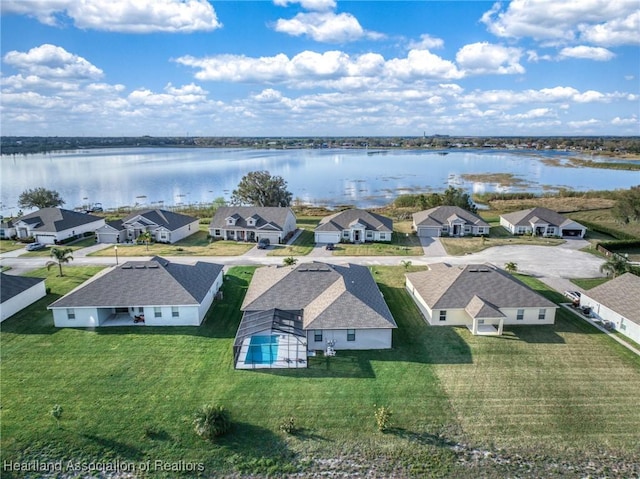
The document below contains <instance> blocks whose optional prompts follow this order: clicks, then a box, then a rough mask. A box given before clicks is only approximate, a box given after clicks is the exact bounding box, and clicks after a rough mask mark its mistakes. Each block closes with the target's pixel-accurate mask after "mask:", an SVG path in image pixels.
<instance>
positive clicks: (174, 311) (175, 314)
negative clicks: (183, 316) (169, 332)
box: [171, 306, 180, 318]
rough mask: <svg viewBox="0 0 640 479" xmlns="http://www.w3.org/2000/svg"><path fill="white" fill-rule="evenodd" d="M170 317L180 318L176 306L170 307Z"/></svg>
mask: <svg viewBox="0 0 640 479" xmlns="http://www.w3.org/2000/svg"><path fill="white" fill-rule="evenodd" d="M171 317H172V318H179V317H180V310H179V309H178V307H177V306H171Z"/></svg>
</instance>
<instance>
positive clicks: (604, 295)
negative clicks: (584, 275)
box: [580, 273, 640, 344]
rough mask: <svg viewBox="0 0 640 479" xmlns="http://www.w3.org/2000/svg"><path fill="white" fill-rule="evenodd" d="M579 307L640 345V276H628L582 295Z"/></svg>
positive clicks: (624, 275)
mask: <svg viewBox="0 0 640 479" xmlns="http://www.w3.org/2000/svg"><path fill="white" fill-rule="evenodd" d="M580 306H581V307H585V306H588V307H590V308H591V314H592V315H593V316H594V317H595V318H598V319H600V320H603V321H608V322H609V323H610V324H612V325H613V327H614V328H615V330H616V331H619V332H620V333H621V334H624V335H625V336H626V337H628V338H630V339H632V340H634V341H635V342H636V343H639V344H640V276H636V275H634V274H632V273H625V274H623V275H620V276H618V277H617V278H614V279H612V280H611V281H607V282H606V283H603V284H601V285H599V286H596V287H595V288H592V289H590V290H588V291H584V292H583V293H582V294H581V295H580Z"/></svg>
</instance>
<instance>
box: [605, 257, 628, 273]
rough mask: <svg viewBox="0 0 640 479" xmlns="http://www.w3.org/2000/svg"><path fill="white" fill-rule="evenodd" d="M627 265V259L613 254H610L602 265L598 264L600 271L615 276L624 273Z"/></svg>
mask: <svg viewBox="0 0 640 479" xmlns="http://www.w3.org/2000/svg"><path fill="white" fill-rule="evenodd" d="M628 267H629V265H627V260H626V259H625V258H623V257H622V256H620V255H617V254H614V255H611V258H609V259H608V260H607V262H606V263H603V264H602V266H600V272H601V273H604V274H606V275H607V276H612V277H613V278H615V277H616V276H619V275H621V274H624V273H626V272H627V269H628Z"/></svg>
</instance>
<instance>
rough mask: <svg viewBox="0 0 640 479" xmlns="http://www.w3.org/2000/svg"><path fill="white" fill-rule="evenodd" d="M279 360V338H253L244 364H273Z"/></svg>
mask: <svg viewBox="0 0 640 479" xmlns="http://www.w3.org/2000/svg"><path fill="white" fill-rule="evenodd" d="M276 359H278V336H253V337H252V338H251V342H250V343H249V351H247V357H246V358H245V360H244V362H245V363H247V364H273V363H274V362H275V361H276Z"/></svg>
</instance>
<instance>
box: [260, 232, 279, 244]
mask: <svg viewBox="0 0 640 479" xmlns="http://www.w3.org/2000/svg"><path fill="white" fill-rule="evenodd" d="M257 236H258V238H257V239H264V238H266V239H268V240H269V241H270V242H271V244H278V243H280V233H264V232H261V233H258V234H257Z"/></svg>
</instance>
